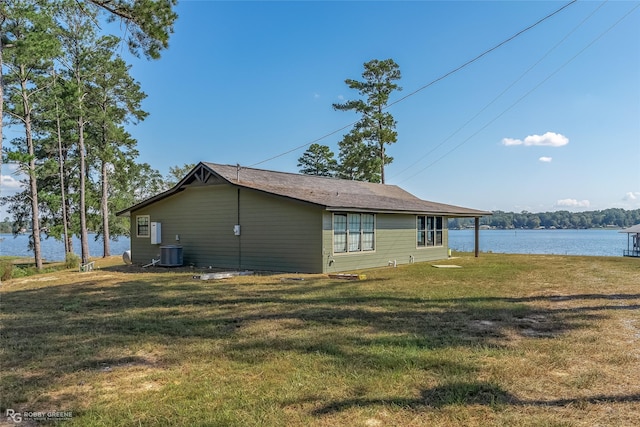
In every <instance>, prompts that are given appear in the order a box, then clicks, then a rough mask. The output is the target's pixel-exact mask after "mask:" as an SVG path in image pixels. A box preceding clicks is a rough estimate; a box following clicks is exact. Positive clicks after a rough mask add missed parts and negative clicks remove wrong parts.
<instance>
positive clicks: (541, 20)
mask: <svg viewBox="0 0 640 427" xmlns="http://www.w3.org/2000/svg"><path fill="white" fill-rule="evenodd" d="M577 1H578V0H571V1H570V2H569V3H566V4H565V5H563V6H562V7H560V8H558V9H556V10H555V11H554V12H551V13H550V14H548V15H546V16H545V17H543V18H541V19H539V20H538V21H536V22H535V23H533V24H531V25H529V26H528V27H526V28H524V29H523V30H520V31H518V32H517V33H516V34H514V35H512V36H511V37H509V38H507V39H505V40H504V41H502V42H500V43H498V44H497V45H495V46H493V47H491V48H489V49H487V50H485V51H484V52H482V53H481V54H480V55H478V56H476V57H474V58H473V59H470V60H469V61H467V62H465V63H464V64H462V65H460V66H459V67H457V68H454V69H453V70H451V71H449V72H447V73H445V74H443V75H442V76H440V77H438V78H436V79H434V80H432V81H431V82H429V83H427V84H426V85H424V86H421V87H420V88H418V89H416V90H414V91H413V92H411V93H409V94H407V95H405V96H403V97H402V98H400V99H398V100H396V101H394V102H392V103H391V104H389V105H387V106H386V107H385V110H386V109H388V108H390V107H391V106H393V105H396V104H398V103H400V102H402V101H404V100H406V99H407V98H409V97H411V96H413V95H415V94H417V93H419V92H421V91H423V90H424V89H426V88H428V87H430V86H433V85H434V84H436V83H437V82H439V81H441V80H443V79H445V78H447V77H449V76H451V75H452V74H454V73H457V72H458V71H460V70H462V69H463V68H466V67H467V66H469V65H471V64H473V63H474V62H476V61H478V60H479V59H480V58H482V57H484V56H486V55H488V54H489V53H491V52H493V51H494V50H496V49H498V48H500V47H502V46H504V45H505V44H507V43H509V42H510V41H512V40H514V39H516V38H517V37H519V36H521V35H522V34H524V33H526V32H527V31H529V30H531V29H533V28H535V27H536V26H538V25H540V24H541V23H543V22H544V21H546V20H547V19H549V18H551V17H553V16H554V15H556V14H558V13H560V12H562V11H563V10H564V9H566V8H567V7H569V6H571V5H572V4H574V3H576V2H577ZM356 123H357V121H354V122H351V123H349V124H347V125H345V126H343V127H341V128H340V129H336V130H334V131H332V132H329V133H327V134H325V135H323V136H321V137H319V138H316V139H314V140H313V141H310V142H307V143H304V144H302V145H299V146H297V147H295V148H292V149H290V150H288V151H285V152H284V153H280V154H278V155H275V156H273V157H269V158H268V159H265V160H262V161H260V162H257V163H254V164H252V165H249V167H253V166H257V165H260V164H262V163H266V162H269V161H271V160H274V159H277V158H279V157H282V156H285V155H287V154H289V153H292V152H294V151H298V150H300V149H302V148H304V147H307V146H309V145H311V144H314V143H316V142H318V141H322V140H323V139H326V138H328V137H330V136H332V135H335V134H336V133H338V132H340V131H342V130H344V129H347V128H349V127H351V126H353V125H355V124H356Z"/></svg>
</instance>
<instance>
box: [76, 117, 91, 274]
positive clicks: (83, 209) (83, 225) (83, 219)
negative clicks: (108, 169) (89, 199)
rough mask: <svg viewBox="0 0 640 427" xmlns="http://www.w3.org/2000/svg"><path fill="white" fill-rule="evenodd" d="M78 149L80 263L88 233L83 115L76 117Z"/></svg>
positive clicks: (84, 260) (84, 257)
mask: <svg viewBox="0 0 640 427" xmlns="http://www.w3.org/2000/svg"><path fill="white" fill-rule="evenodd" d="M78 151H79V152H80V247H81V252H82V263H83V264H86V263H88V262H89V234H88V231H87V206H86V189H85V188H86V159H85V158H86V154H85V147H84V117H83V116H82V114H80V117H79V118H78Z"/></svg>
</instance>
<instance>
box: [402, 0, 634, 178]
mask: <svg viewBox="0 0 640 427" xmlns="http://www.w3.org/2000/svg"><path fill="white" fill-rule="evenodd" d="M639 7H640V3H638V4H636V6H634V7H633V8H632V9H631V10H630V11H629V12H627V13H626V14H625V15H624V16H622V17H621V18H620V19H618V20H617V21H616V22H615V23H613V24H612V25H611V26H610V27H609V28H607V29H606V30H605V31H603V32H602V33H601V34H600V35H599V36H598V37H596V38H595V39H593V40H592V41H591V42H590V43H589V44H588V45H586V46H585V47H584V48H582V49H581V50H580V51H579V52H578V53H576V54H575V55H574V56H572V57H571V58H570V59H569V60H567V61H566V62H565V63H564V64H562V65H561V66H560V67H558V68H557V69H556V70H555V71H554V72H553V73H551V74H549V75H548V76H547V77H545V78H544V79H543V80H542V81H541V82H540V83H538V84H537V85H535V86H534V87H533V88H532V89H530V90H529V91H527V92H526V93H525V94H524V95H522V96H521V97H520V98H518V99H517V100H516V101H515V102H513V103H512V104H511V105H509V107H507V108H506V109H505V110H503V111H502V112H501V113H500V114H498V115H497V116H495V117H494V118H493V119H491V120H490V121H488V122H487V123H486V124H485V125H484V126H482V127H481V128H480V129H478V130H477V131H476V132H474V133H473V134H472V135H470V136H469V137H468V138H466V139H464V140H463V141H462V142H460V143H459V144H458V145H456V146H455V147H453V148H452V149H451V150H449V151H447V152H446V153H444V154H443V155H442V156H440V157H438V158H437V159H436V160H434V161H433V162H431V163H429V164H428V165H427V166H425V167H423V168H422V169H420V170H419V171H418V172H416V173H414V174H413V175H411V176H409V177H407V178H405V179H403V180H402V181H400V182H399V183H398V184H400V183H403V182H405V181H407V180H409V179H411V178H413V177H414V176H416V175H418V174H419V173H421V172H423V171H424V170H426V169H428V168H430V167H431V166H433V165H434V164H436V163H438V162H439V161H440V160H442V159H444V158H445V157H447V156H448V155H449V154H451V153H453V152H454V151H455V150H457V149H458V148H460V147H462V146H463V145H464V144H466V143H467V142H469V141H470V140H471V139H472V138H473V137H474V136H476V135H478V134H479V133H480V132H482V131H483V130H485V129H486V128H487V127H489V126H490V125H491V124H493V123H494V122H495V121H496V120H498V119H499V118H500V117H502V116H503V115H505V114H506V113H507V112H508V111H509V110H511V109H512V108H513V107H515V106H516V105H518V104H519V103H520V102H521V101H522V100H523V99H525V98H526V97H528V96H529V95H530V94H531V93H533V92H534V91H535V90H537V89H538V88H539V87H540V86H542V85H543V84H544V83H546V82H547V81H548V80H549V79H551V78H552V77H553V76H555V75H556V74H558V73H559V72H560V70H562V69H563V68H564V67H566V66H567V65H569V64H570V63H571V62H573V60H574V59H576V58H577V57H578V56H580V55H582V53H584V52H585V51H586V50H587V49H589V48H590V47H591V46H592V45H593V44H595V43H596V42H597V41H598V40H600V39H601V38H602V37H604V36H605V35H606V34H607V33H608V32H609V31H611V30H612V29H613V28H614V27H616V26H617V25H618V24H619V23H620V22H622V21H623V20H624V19H625V18H626V17H627V16H629V15H631V13H633V12H634V11H635V10H636V9H638V8H639Z"/></svg>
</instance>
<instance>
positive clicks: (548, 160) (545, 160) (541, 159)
mask: <svg viewBox="0 0 640 427" xmlns="http://www.w3.org/2000/svg"><path fill="white" fill-rule="evenodd" d="M538 160H540V161H541V162H543V163H551V160H553V158H552V157H545V156H542V157H540V158H539V159H538Z"/></svg>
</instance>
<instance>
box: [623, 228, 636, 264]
mask: <svg viewBox="0 0 640 427" xmlns="http://www.w3.org/2000/svg"><path fill="white" fill-rule="evenodd" d="M620 233H626V234H627V249H625V250H623V252H622V256H630V257H640V224H636V225H634V226H633V227H629V228H625V229H623V230H621V231H620Z"/></svg>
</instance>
